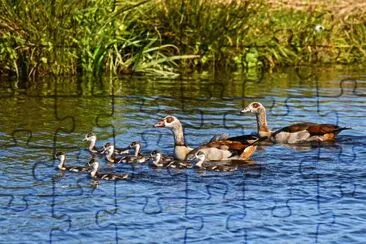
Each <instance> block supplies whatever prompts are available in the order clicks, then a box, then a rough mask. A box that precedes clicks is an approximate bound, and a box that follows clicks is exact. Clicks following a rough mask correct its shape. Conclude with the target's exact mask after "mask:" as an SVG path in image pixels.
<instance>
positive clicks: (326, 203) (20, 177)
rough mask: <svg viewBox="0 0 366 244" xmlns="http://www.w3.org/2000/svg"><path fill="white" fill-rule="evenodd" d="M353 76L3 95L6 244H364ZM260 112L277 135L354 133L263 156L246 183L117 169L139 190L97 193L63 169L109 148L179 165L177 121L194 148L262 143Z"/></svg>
mask: <svg viewBox="0 0 366 244" xmlns="http://www.w3.org/2000/svg"><path fill="white" fill-rule="evenodd" d="M365 75H366V74H365V73H364V72H363V71H357V70H356V71H354V70H346V69H341V70H339V69H323V70H320V71H317V70H311V69H304V70H302V69H298V70H286V71H283V72H277V73H272V74H267V75H265V76H263V77H260V78H254V79H253V78H252V79H247V78H245V77H243V76H240V75H228V74H226V75H216V76H200V77H195V76H191V77H187V76H186V77H180V78H177V79H163V78H157V77H128V78H120V79H110V78H103V79H96V78H93V79H91V78H89V79H86V78H85V79H75V78H69V77H50V78H45V79H42V80H40V81H37V82H29V83H16V82H12V81H7V80H4V79H2V80H1V81H0V108H1V109H0V159H1V164H0V171H1V175H0V223H1V230H0V242H2V243H5V242H6V243H12V242H14V243H18V242H20V243H33V242H34V243H43V242H56V243H88V242H91V243H96V242H100V243H115V242H120V243H173V242H178V243H182V242H188V243H190V242H199V243H213V242H216V243H223V242H225V243H229V242H233V243H242V242H249V243H310V242H322V243H328V242H336V243H351V242H354V243H361V242H364V230H365V229H366V204H365V203H366V166H365V165H366V164H365V161H366V149H365V146H366V142H365V139H366V132H365V128H366V122H365V115H366V77H365ZM252 101H259V102H261V103H263V104H264V105H265V106H266V107H267V118H268V121H269V126H270V127H271V128H273V129H275V128H280V127H282V126H286V125H288V124H290V123H295V122H299V121H314V122H322V123H334V124H338V125H340V126H346V127H352V130H347V131H343V132H342V133H341V134H340V135H339V137H338V141H337V142H336V143H333V144H327V145H322V146H319V147H317V146H313V147H305V146H304V147H294V146H286V145H279V144H275V145H270V146H262V147H260V148H258V150H257V152H256V153H255V154H254V155H253V158H252V160H253V162H252V164H250V165H242V166H241V167H240V168H239V170H237V171H234V172H216V171H198V170H195V169H187V170H166V169H154V168H151V167H150V166H149V165H147V164H142V165H127V164H124V165H123V164H122V165H117V166H115V167H111V166H109V165H107V164H106V163H105V162H104V160H103V158H100V159H99V161H100V162H101V167H102V169H101V170H103V171H110V172H130V173H134V174H136V175H137V176H136V177H135V178H133V179H131V180H127V181H118V182H108V181H101V182H99V184H98V185H95V184H93V182H92V181H91V179H90V178H89V176H88V175H87V174H85V173H72V172H65V173H64V174H62V173H61V172H59V171H58V170H57V169H55V167H56V165H57V162H56V161H55V159H54V157H53V155H54V153H55V152H57V151H65V152H66V153H67V163H68V164H69V165H84V164H85V163H86V162H88V161H89V159H90V157H91V156H90V155H89V153H88V151H87V150H86V147H87V144H86V143H85V142H83V141H82V139H83V138H84V135H85V134H86V133H88V132H90V131H93V132H94V133H96V134H97V136H98V141H97V146H99V147H100V146H102V145H103V144H104V143H106V142H115V143H116V144H117V145H118V146H127V145H128V144H129V143H130V142H132V141H141V142H142V145H143V148H142V150H143V153H149V152H150V151H152V150H154V149H159V150H161V151H163V152H164V153H166V154H170V155H171V154H172V150H173V137H172V135H171V133H170V131H169V130H168V129H165V128H160V129H159V128H153V126H152V125H153V124H154V123H156V122H157V121H158V120H159V119H160V118H162V117H164V116H166V115H167V114H174V115H175V116H177V117H178V118H179V119H180V120H181V121H182V122H183V125H184V128H185V134H186V140H187V144H188V145H190V146H192V147H193V146H197V145H199V144H201V143H203V142H207V141H208V140H209V139H210V138H211V137H212V135H214V134H219V133H229V134H230V135H241V134H250V133H255V131H256V121H255V116H254V115H251V114H245V115H240V114H239V111H240V110H241V109H242V108H243V107H244V106H246V105H248V104H249V103H250V102H252Z"/></svg>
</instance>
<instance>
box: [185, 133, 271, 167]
mask: <svg viewBox="0 0 366 244" xmlns="http://www.w3.org/2000/svg"><path fill="white" fill-rule="evenodd" d="M264 139H265V137H264V138H261V139H260V138H258V139H257V140H256V141H254V142H251V143H248V142H246V141H245V142H243V141H232V140H221V141H213V142H209V143H205V144H202V145H200V146H199V147H197V148H195V149H194V150H192V151H190V152H189V153H188V155H187V158H188V159H191V158H192V157H194V155H195V154H197V152H203V153H204V154H205V159H206V160H207V161H231V160H247V159H249V158H250V157H251V156H252V155H253V153H254V152H255V151H256V149H257V143H258V142H259V141H261V140H264Z"/></svg>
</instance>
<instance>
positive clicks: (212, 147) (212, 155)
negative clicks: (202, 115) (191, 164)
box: [154, 115, 259, 160]
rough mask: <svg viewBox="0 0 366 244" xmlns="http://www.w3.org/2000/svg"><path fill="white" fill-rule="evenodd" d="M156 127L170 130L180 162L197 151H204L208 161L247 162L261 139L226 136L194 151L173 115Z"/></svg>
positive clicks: (214, 139) (176, 156)
mask: <svg viewBox="0 0 366 244" xmlns="http://www.w3.org/2000/svg"><path fill="white" fill-rule="evenodd" d="M154 127H158V128H160V127H167V128H170V129H171V131H172V132H173V135H174V157H175V158H176V159H179V160H185V159H187V156H188V155H190V157H192V155H194V154H195V153H196V152H197V151H203V152H204V153H205V155H206V158H207V160H233V159H238V160H246V159H248V158H249V157H250V156H251V155H252V154H253V153H254V152H255V150H256V143H257V141H258V140H259V138H257V137H254V136H238V137H230V138H227V136H226V135H219V136H217V135H216V136H214V137H213V138H212V139H211V140H210V142H209V143H205V144H203V145H201V146H199V147H198V148H196V149H194V150H193V148H191V147H188V146H187V145H186V143H185V140H184V134H183V126H182V123H181V122H180V121H179V120H178V119H177V118H176V117H175V116H172V115H168V116H166V117H165V118H163V119H161V120H160V121H159V122H158V123H156V124H155V125H154Z"/></svg>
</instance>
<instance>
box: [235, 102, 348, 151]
mask: <svg viewBox="0 0 366 244" xmlns="http://www.w3.org/2000/svg"><path fill="white" fill-rule="evenodd" d="M241 113H254V114H255V115H256V117H257V130H258V134H259V136H260V137H264V136H265V137H267V138H269V139H270V140H271V141H273V142H277V143H288V144H294V143H303V142H322V141H333V140H335V137H336V135H337V134H338V133H339V132H341V131H342V130H346V129H350V128H346V127H339V126H337V125H333V124H317V123H311V122H302V123H296V124H293V125H289V126H286V127H283V128H281V129H279V130H277V131H274V132H273V131H271V130H270V129H269V128H268V125H267V119H266V109H265V107H264V106H263V105H262V104H261V103H259V102H252V103H251V104H249V105H248V106H247V107H245V108H244V109H243V110H242V111H241Z"/></svg>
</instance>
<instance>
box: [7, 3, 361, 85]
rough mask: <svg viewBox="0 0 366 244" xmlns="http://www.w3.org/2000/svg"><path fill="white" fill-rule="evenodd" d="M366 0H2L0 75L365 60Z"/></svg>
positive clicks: (162, 71)
mask: <svg viewBox="0 0 366 244" xmlns="http://www.w3.org/2000/svg"><path fill="white" fill-rule="evenodd" d="M364 5H365V4H364V2H363V1H361V0H357V1H352V4H351V2H350V0H340V1H333V2H331V3H329V2H325V1H317V2H314V1H305V0H297V1H279V0H278V1H273V0H270V1H264V0H254V1H249V0H131V1H122V0H116V1H106V0H84V1H63V0H52V1H45V0H16V1H14V0H12V1H10V0H0V72H1V73H2V74H8V75H16V76H18V77H22V78H28V79H29V78H33V79H34V78H37V77H38V76H42V75H47V74H50V73H52V74H68V75H69V74H71V75H75V74H90V73H91V74H94V75H100V74H104V73H108V74H111V75H121V74H132V73H143V74H153V75H163V76H174V75H176V74H178V73H180V72H190V71H207V70H215V69H227V70H243V71H249V70H253V69H254V70H269V69H273V68H275V67H278V66H289V65H290V66H294V65H308V64H319V63H321V64H323V63H326V64H328V63H331V64H339V63H340V64H352V65H354V64H364V63H365V60H366V46H365V43H366V17H365V14H364V12H366V10H364V9H366V8H364Z"/></svg>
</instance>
